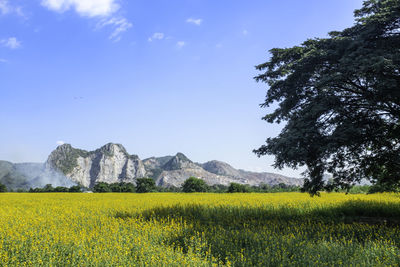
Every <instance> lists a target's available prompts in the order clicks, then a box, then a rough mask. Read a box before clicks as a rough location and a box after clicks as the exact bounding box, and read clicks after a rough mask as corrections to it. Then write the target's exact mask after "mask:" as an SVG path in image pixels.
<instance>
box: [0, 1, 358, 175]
mask: <svg viewBox="0 0 400 267" xmlns="http://www.w3.org/2000/svg"><path fill="white" fill-rule="evenodd" d="M361 5H362V1H361V0H326V1H321V0H303V1H298V0H280V1H273V0H252V1H244V0H219V1H215V0H170V1H165V0H129V1H128V0H0V96H1V97H0V106H1V108H0V125H1V128H0V160H8V161H11V162H44V161H45V160H46V159H47V156H48V155H49V154H50V152H51V151H52V150H53V149H55V148H56V147H57V146H58V145H59V144H62V143H70V144H71V145H72V146H74V147H77V148H81V149H85V150H94V149H96V148H99V147H100V146H102V145H104V144H106V143H109V142H113V143H120V144H123V145H124V147H125V148H126V149H127V151H128V152H129V153H130V154H137V155H138V156H139V157H140V158H141V159H144V158H147V157H151V156H165V155H174V154H176V153H177V152H182V153H184V154H185V155H186V156H187V157H189V158H190V159H191V160H193V161H196V162H206V161H208V160H213V159H217V160H221V161H225V162H227V163H229V164H231V165H232V166H233V167H235V168H241V169H245V170H251V171H268V172H276V173H280V174H284V175H288V176H294V177H300V173H301V171H302V170H303V169H298V170H292V169H289V168H285V169H282V170H276V169H274V168H273V167H272V166H271V165H272V164H273V161H274V157H273V156H264V157H261V158H258V157H257V156H256V155H255V154H254V153H253V152H252V150H253V149H256V148H258V147H260V146H261V145H262V144H263V143H264V142H265V140H266V139H267V138H268V137H273V136H276V135H278V134H279V132H280V130H281V129H282V127H283V125H277V124H268V123H266V122H265V121H262V120H261V117H263V116H264V115H265V114H267V113H269V112H271V111H272V110H273V108H274V107H273V106H272V107H270V108H260V106H259V104H261V103H262V102H263V101H264V98H265V94H266V91H267V89H268V87H267V85H266V84H263V83H257V82H255V80H254V78H253V77H254V76H256V75H257V74H259V72H258V71H256V70H255V68H254V66H255V65H257V64H260V63H263V62H265V61H267V60H268V59H269V56H270V55H269V53H268V51H269V50H270V49H272V48H276V47H279V48H285V47H291V46H294V45H299V44H301V43H302V42H303V41H305V40H307V39H309V38H324V37H327V33H328V32H330V31H333V30H342V29H344V28H346V27H350V26H352V25H353V24H354V17H353V11H354V9H357V8H360V7H361Z"/></svg>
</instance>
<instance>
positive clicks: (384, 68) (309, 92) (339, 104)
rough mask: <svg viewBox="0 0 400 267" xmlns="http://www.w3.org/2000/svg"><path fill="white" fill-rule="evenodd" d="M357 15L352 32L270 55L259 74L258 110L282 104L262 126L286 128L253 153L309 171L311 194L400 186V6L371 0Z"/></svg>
mask: <svg viewBox="0 0 400 267" xmlns="http://www.w3.org/2000/svg"><path fill="white" fill-rule="evenodd" d="M354 15H355V24H354V26H352V27H350V28H347V29H344V30H343V31H335V32H330V33H329V37H328V38H315V39H309V40H306V41H305V42H304V43H302V44H301V45H298V46H294V47H291V48H274V49H271V50H270V53H271V58H270V59H269V61H267V62H265V63H263V64H260V65H258V66H256V69H257V70H259V71H261V73H260V74H259V75H258V76H256V77H255V79H256V80H257V81H259V82H265V83H267V85H268V86H269V88H268V90H267V94H266V98H265V102H264V103H263V104H261V106H262V107H270V106H271V105H272V104H278V106H277V108H276V109H274V110H273V111H272V112H271V113H269V114H267V115H266V116H265V117H263V119H264V120H266V121H267V122H269V123H280V122H285V123H286V124H285V126H284V128H283V130H282V131H281V133H280V134H279V135H278V136H277V137H274V138H268V139H267V141H266V144H264V145H262V146H261V147H260V148H258V149H256V150H254V152H255V153H256V154H257V155H258V156H262V155H275V163H274V166H275V167H277V168H283V167H284V166H288V167H292V168H297V167H300V166H306V167H307V170H306V172H305V173H304V175H305V177H306V180H305V183H304V189H305V190H306V191H308V192H310V193H312V194H317V193H318V191H319V190H322V189H332V188H345V189H348V188H350V187H351V186H352V185H353V184H355V183H357V182H359V181H361V180H362V179H363V178H364V179H367V180H370V181H371V182H372V183H382V184H385V185H390V186H398V185H399V184H400V122H399V118H400V0H381V1H379V0H368V1H365V2H364V3H363V6H362V8H361V9H359V10H356V11H355V12H354ZM325 173H330V174H332V176H333V183H330V184H329V185H327V184H326V183H325V181H324V179H323V176H324V174H325ZM328 187H330V188H328Z"/></svg>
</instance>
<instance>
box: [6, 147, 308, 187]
mask: <svg viewBox="0 0 400 267" xmlns="http://www.w3.org/2000/svg"><path fill="white" fill-rule="evenodd" d="M35 166H36V167H35ZM34 167H35V168H34ZM28 174H29V175H28ZM52 176H54V177H58V178H57V179H55V180H54V179H53V180H51V179H50V178H51V177H52ZM190 176H195V177H197V178H200V179H203V180H204V181H205V182H206V183H207V184H209V185H214V184H223V185H229V184H230V183H232V182H235V183H240V184H248V185H260V184H268V185H274V184H279V183H285V184H288V185H302V183H303V180H302V179H297V178H290V177H286V176H283V175H279V174H274V173H256V172H248V171H244V170H238V169H235V168H233V167H232V166H230V165H229V164H227V163H225V162H222V161H217V160H212V161H209V162H206V163H195V162H193V161H191V160H190V159H189V158H188V157H186V156H185V155H184V154H183V153H177V154H176V155H174V156H164V157H151V158H147V159H144V160H143V161H142V160H141V159H140V158H139V157H138V156H137V155H131V154H129V153H128V152H127V151H126V149H125V148H124V147H123V146H122V145H120V144H114V143H108V144H106V145H104V146H102V147H101V148H99V149H96V150H94V151H86V150H82V149H77V148H74V147H72V146H71V145H69V144H64V145H61V146H58V147H57V148H56V149H55V150H54V151H53V152H51V154H50V155H49V157H48V159H47V161H46V162H45V163H44V164H39V165H35V164H33V165H29V164H22V165H21V164H20V165H18V164H12V163H7V162H0V182H1V181H2V180H3V181H7V183H8V184H10V183H13V186H12V187H14V188H16V187H19V186H21V187H24V188H26V187H28V186H30V185H32V184H33V183H38V184H43V182H45V181H48V182H47V183H52V184H53V185H55V186H57V185H59V184H65V181H66V180H67V181H69V183H76V184H80V185H82V186H85V187H93V186H94V185H95V184H96V183H98V182H106V183H116V182H130V183H134V184H135V183H136V179H137V178H142V177H151V178H153V179H154V180H155V181H156V184H157V185H159V186H164V187H172V186H174V187H179V186H181V185H182V183H183V182H184V181H185V180H186V179H187V178H189V177H190ZM40 179H41V180H40Z"/></svg>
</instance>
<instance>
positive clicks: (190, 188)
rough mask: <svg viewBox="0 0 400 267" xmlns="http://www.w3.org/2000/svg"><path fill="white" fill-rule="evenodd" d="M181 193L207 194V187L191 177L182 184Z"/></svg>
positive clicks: (201, 181) (199, 180) (200, 180)
mask: <svg viewBox="0 0 400 267" xmlns="http://www.w3.org/2000/svg"><path fill="white" fill-rule="evenodd" d="M182 191H183V192H185V193H194V192H208V191H209V186H208V185H207V184H206V182H204V181H203V180H202V179H198V178H196V177H193V176H192V177H189V178H188V179H186V181H185V182H184V183H183V185H182Z"/></svg>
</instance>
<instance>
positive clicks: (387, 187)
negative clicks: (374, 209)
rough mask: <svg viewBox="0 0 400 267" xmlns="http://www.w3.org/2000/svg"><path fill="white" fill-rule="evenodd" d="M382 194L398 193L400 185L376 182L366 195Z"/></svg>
mask: <svg viewBox="0 0 400 267" xmlns="http://www.w3.org/2000/svg"><path fill="white" fill-rule="evenodd" d="M383 192H400V184H399V183H397V184H395V185H393V184H392V183H390V184H388V183H384V182H381V181H378V182H377V183H375V184H374V185H372V186H370V187H369V190H368V194H373V193H383Z"/></svg>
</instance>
